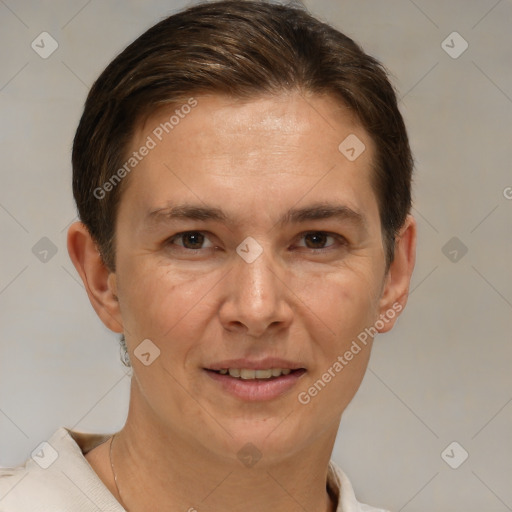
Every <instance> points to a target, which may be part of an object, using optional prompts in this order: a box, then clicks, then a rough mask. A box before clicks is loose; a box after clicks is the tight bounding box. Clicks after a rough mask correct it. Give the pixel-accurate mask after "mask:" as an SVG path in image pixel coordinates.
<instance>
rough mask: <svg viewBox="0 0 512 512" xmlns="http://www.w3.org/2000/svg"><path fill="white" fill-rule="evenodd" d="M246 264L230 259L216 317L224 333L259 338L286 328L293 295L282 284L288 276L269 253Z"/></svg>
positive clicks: (236, 258) (287, 279)
mask: <svg viewBox="0 0 512 512" xmlns="http://www.w3.org/2000/svg"><path fill="white" fill-rule="evenodd" d="M249 261H250V260H249ZM249 261H246V260H245V259H244V258H242V257H241V256H239V255H238V254H235V255H234V258H233V263H232V268H231V271H230V272H229V273H228V275H227V277H226V279H227V282H226V287H225V290H226V292H225V297H224V301H223V303H222V305H221V307H220V310H219V316H220V320H221V323H222V325H223V326H224V328H225V329H227V330H228V331H231V332H239V333H240V334H244V335H246V336H252V337H261V336H263V335H265V334H270V333H275V332H276V331H278V330H281V329H284V328H286V327H288V326H289V325H290V323H291V321H292V316H293V309H292V307H291V306H292V305H291V304H290V297H293V294H292V292H291V290H290V283H289V282H288V283H287V282H286V281H289V275H288V276H287V275H286V274H287V273H286V270H283V268H282V266H281V265H278V264H277V262H276V259H275V258H274V257H273V256H272V254H271V251H270V249H264V250H263V252H262V253H261V254H260V255H259V256H258V257H257V258H256V259H255V260H254V261H252V262H249Z"/></svg>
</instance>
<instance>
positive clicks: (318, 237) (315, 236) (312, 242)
mask: <svg viewBox="0 0 512 512" xmlns="http://www.w3.org/2000/svg"><path fill="white" fill-rule="evenodd" d="M328 238H332V237H329V235H327V234H326V233H322V232H317V233H308V234H307V235H305V236H304V239H305V240H306V246H307V247H308V248H309V249H323V248H324V246H325V244H326V242H327V239H328Z"/></svg>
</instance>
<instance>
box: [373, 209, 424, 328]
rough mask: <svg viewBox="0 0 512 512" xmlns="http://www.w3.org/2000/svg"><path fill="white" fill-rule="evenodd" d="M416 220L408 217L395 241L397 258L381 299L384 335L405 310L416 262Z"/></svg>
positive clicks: (390, 269)
mask: <svg viewBox="0 0 512 512" xmlns="http://www.w3.org/2000/svg"><path fill="white" fill-rule="evenodd" d="M416 229H417V227H416V219H415V218H414V217H413V216H412V215H408V216H407V218H406V221H405V223H404V225H403V227H402V229H401V230H400V232H399V234H398V236H397V237H396V241H395V257H394V259H393V262H392V263H391V265H390V267H389V270H388V273H387V275H386V278H385V285H384V288H383V292H382V295H381V298H380V308H379V309H380V311H379V314H380V317H381V318H383V316H384V317H385V321H384V322H383V323H384V327H383V328H382V329H378V330H379V332H381V333H384V332H387V331H390V330H391V329H392V328H393V325H394V324H395V321H396V319H397V318H398V316H399V314H400V313H401V312H402V311H403V309H404V308H405V305H406V304H407V299H408V296H409V285H410V283H411V277H412V272H413V270H414V264H415V262H416Z"/></svg>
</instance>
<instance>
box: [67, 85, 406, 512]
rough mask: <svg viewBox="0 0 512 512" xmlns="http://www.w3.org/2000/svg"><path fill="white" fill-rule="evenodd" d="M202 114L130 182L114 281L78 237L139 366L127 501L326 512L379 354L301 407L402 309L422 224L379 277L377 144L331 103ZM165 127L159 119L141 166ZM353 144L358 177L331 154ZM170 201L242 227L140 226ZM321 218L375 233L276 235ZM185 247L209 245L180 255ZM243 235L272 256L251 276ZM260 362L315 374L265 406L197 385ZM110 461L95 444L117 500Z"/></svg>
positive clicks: (345, 229) (122, 452) (77, 246)
mask: <svg viewBox="0 0 512 512" xmlns="http://www.w3.org/2000/svg"><path fill="white" fill-rule="evenodd" d="M196 99H197V101H198V106H197V107H196V108H195V109H193V110H192V112H191V113H190V114H188V115H187V116H186V117H185V119H183V120H181V121H180V123H179V125H177V126H176V127H175V128H174V129H173V131H172V132H171V133H170V134H168V135H166V136H165V137H164V138H163V140H162V141H161V142H159V143H158V144H157V146H156V147H155V148H154V149H152V150H151V151H150V152H149V154H148V155H147V156H146V157H145V158H144V159H143V160H142V161H141V162H140V163H139V164H138V165H137V167H136V169H134V170H133V171H132V173H131V174H130V175H129V177H128V178H126V179H127V180H128V181H127V183H126V185H127V186H126V189H125V190H124V192H123V196H122V200H121V203H120V208H119V216H118V219H117V223H116V236H117V239H116V271H115V273H113V272H109V271H108V269H106V268H105V266H104V265H103V264H102V262H101V258H100V256H99V253H98V251H97V249H96V246H95V243H94V241H93V240H92V239H91V238H90V236H89V234H88V232H87V230H86V229H85V227H84V226H83V225H82V224H81V223H80V222H77V223H75V224H73V225H72V226H71V227H70V228H69V232H68V251H69V254H70V257H71V259H72V261H73V263H74V265H75V267H76V269H77V271H78V272H79V274H80V276H81V277H82V280H83V282H84V284H85V287H86V290H87V293H88V295H89V298H90V301H91V303H92V305H93V307H94V309H95V310H96V312H97V314H98V316H99V317H100V319H101V320H102V321H103V323H104V324H105V325H106V326H107V327H108V328H109V329H111V330H113V331H115V332H119V333H121V332H124V333H125V336H126V342H127V346H128V350H129V353H130V357H131V361H132V365H133V377H132V381H131V396H130V407H129V413H128V418H127V421H126V424H125V426H124V427H123V429H122V430H121V431H120V432H119V434H117V435H116V438H115V442H114V445H113V458H114V464H115V468H116V474H117V478H118V484H119V488H120V491H121V496H122V500H123V501H124V503H125V505H126V507H127V508H128V509H129V510H130V511H131V512H134V511H137V512H138V511H149V510H164V509H165V510H189V509H190V508H192V507H195V508H196V509H197V510H200V511H211V512H220V511H221V510H235V511H238V510H240V511H241V510H244V511H245V512H256V511H258V512H259V511H261V510H271V509H273V510H280V511H285V512H292V511H293V512H295V511H299V510H300V511H303V510H310V511H312V510H316V511H320V510H323V511H326V512H328V511H333V510H335V506H336V504H335V503H333V502H332V500H330V498H329V496H328V494H327V492H326V486H325V483H326V474H327V466H328V462H329V459H330V456H331V453H332V449H333V446H334V442H335V439H336V435H337V432H338V426H339V423H340V420H341V415H342V413H343V411H344V409H345V408H346V406H347V405H348V403H349V402H350V401H351V399H352V398H353V396H354V395H355V393H356V391H357V389H358V388H359V385H360V383H361V380H362V378H363V376H364V373H365V370H366V367H367V363H368V358H369V356H370V350H371V338H370V340H369V342H368V344H367V346H366V347H363V348H362V350H361V351H360V352H359V353H358V354H357V355H355V356H354V357H353V359H352V360H351V361H349V362H348V364H347V365H346V366H345V367H344V368H343V370H342V371H341V372H339V373H337V374H336V376H335V377H334V378H332V379H331V381H330V382H329V383H328V384H327V385H326V386H325V387H324V388H323V389H322V391H321V392H319V393H318V394H317V395H316V396H315V397H314V398H312V399H311V401H310V402H309V403H308V404H307V405H303V404H301V403H300V402H299V401H298V399H297V396H298V393H299V392H301V391H307V390H308V388H309V387H310V386H312V385H313V383H314V382H315V381H317V380H318V379H319V378H321V376H322V374H324V373H325V372H326V371H327V370H328V368H330V367H332V366H333V363H334V362H335V361H336V360H337V357H338V356H340V355H343V354H344V353H345V352H346V351H347V350H348V349H349V348H350V346H351V344H352V342H353V341H354V340H355V339H357V336H358V334H360V333H361V332H363V331H364V329H365V328H367V327H370V326H372V325H374V324H375V322H376V321H377V320H378V319H379V318H380V317H381V315H384V314H386V312H387V311H389V310H390V309H393V305H395V309H396V308H397V307H400V306H401V308H403V307H405V304H406V301H407V295H408V290H409V284H410V279H411V274H412V271H413V267H414V261H415V246H416V222H415V220H414V218H413V217H412V216H408V217H407V220H406V222H405V224H404V226H403V227H402V229H401V231H400V235H399V237H398V238H397V242H396V249H395V259H394V261H393V263H392V264H391V267H390V268H389V271H388V272H387V273H385V252H384V246H383V239H382V234H381V223H380V218H379V212H378V206H377V198H376V196H375V194H374V192H373V191H372V188H371V181H370V180H371V174H370V164H371V162H372V158H373V155H374V146H373V142H372V141H371V139H370V138H369V136H368V134H367V133H366V132H365V130H364V129H363V128H362V126H361V125H360V124H359V123H358V122H357V120H356V119H355V118H354V117H353V116H352V115H351V113H350V112H349V111H348V110H347V109H346V108H344V106H343V105H340V104H339V102H336V101H335V100H334V99H333V98H332V97H329V96H318V95H310V96H304V95H301V94H299V93H287V94H284V93H283V94H282V95H279V96H273V97H270V96H264V97H261V98H254V99H251V100H246V101H241V100H234V99H232V98H227V97H225V96H220V95H210V96H198V97H197V98H196ZM171 113H172V110H171ZM169 115H170V114H169V112H163V111H161V112H159V113H158V114H155V115H154V116H152V117H151V118H150V119H148V121H147V122H146V124H145V125H144V126H141V127H140V128H139V130H138V132H137V133H136V135H135V137H134V140H133V144H132V148H131V149H130V151H133V150H137V149H138V148H140V146H141V145H142V144H144V141H145V140H146V138H147V136H148V135H150V134H151V132H152V130H154V128H155V127H156V126H158V124H159V123H160V122H163V121H165V120H168V119H169ZM349 134H355V135H356V136H357V137H358V138H359V139H360V140H361V141H363V142H364V144H365V146H366V150H365V151H364V152H363V153H362V154H361V155H360V156H359V157H358V158H357V159H356V160H355V161H353V162H351V161H349V160H348V159H347V158H346V157H345V156H344V155H343V154H342V153H341V152H340V151H339V150H338V146H339V144H340V143H341V141H343V140H344V139H345V138H346V137H347V136H348V135H349ZM168 202H170V203H171V204H176V203H178V202H179V203H181V202H187V203H194V204H198V205H200V206H206V205H208V206H213V207H217V208H220V209H222V210H223V211H224V212H225V213H226V214H227V215H229V216H230V217H232V219H233V223H229V224H224V223H221V222H218V221H213V220H206V221H201V220H173V221H172V222H171V221H170V222H168V223H163V224H161V225H158V226H157V227H155V226H153V227H152V228H150V227H148V226H147V225H145V224H144V218H145V216H146V214H147V212H148V211H151V210H154V209H156V208H160V207H164V206H165V205H166V204H167V203H168ZM318 202H328V203H336V204H342V205H345V206H347V207H349V208H351V209H353V210H355V211H357V212H359V213H360V214H361V215H362V216H363V217H364V222H365V227H364V228H363V227H362V226H361V225H358V224H356V223H354V222H351V221H350V220H348V219H336V218H328V219H321V220H309V221H306V222H302V223H299V224H284V225H280V224H278V223H277V221H278V219H279V218H280V217H281V215H283V214H284V213H285V212H286V211H287V210H288V209H290V208H294V207H306V206H310V205H313V204H315V203H318ZM190 231H194V232H197V231H199V232H200V233H199V234H198V233H196V238H194V237H192V239H190V237H189V238H187V237H181V238H180V237H177V238H172V237H173V236H174V235H176V234H178V233H183V232H190ZM310 232H317V234H318V232H322V233H327V234H328V236H327V237H324V238H322V236H321V233H320V238H315V237H314V236H313V238H311V233H310ZM201 234H203V235H204V238H201ZM331 234H335V235H339V236H340V237H344V240H345V242H343V239H342V238H340V239H339V240H338V239H337V238H335V237H331V236H330V235H331ZM313 235H314V233H313ZM248 236H251V237H253V238H254V239H255V240H256V241H257V242H258V243H259V245H260V246H261V248H262V249H263V252H262V254H261V255H260V256H259V257H258V258H257V259H256V260H255V261H254V262H252V263H247V262H246V261H244V259H242V258H241V257H240V256H239V255H238V254H237V252H236V248H237V246H238V245H239V244H240V243H241V242H242V241H243V240H244V239H245V238H246V237H248ZM198 237H199V241H198ZM196 247H197V248H199V250H196V251H195V252H194V251H192V250H191V248H196ZM397 305H398V306H397ZM397 317H398V314H397V315H394V318H392V319H389V320H388V321H387V322H386V323H385V325H384V326H383V327H382V328H379V329H378V330H379V332H386V331H388V330H390V329H391V328H392V327H393V325H394V322H395V321H396V318H397ZM144 339H150V340H151V341H152V342H153V343H154V344H155V345H156V346H158V348H159V349H160V356H159V357H158V358H156V359H155V360H154V361H153V362H152V363H151V364H150V365H148V366H145V365H143V364H142V363H141V362H140V361H139V360H138V358H137V357H135V356H134V355H133V351H134V350H135V349H136V348H137V346H138V345H139V344H140V343H141V341H142V340H144ZM266 356H275V357H282V358H285V359H292V360H296V361H300V362H301V366H303V367H304V368H306V370H307V371H306V373H305V374H304V375H303V376H302V377H301V378H300V379H299V381H298V382H297V385H296V386H295V387H294V388H293V389H292V390H291V391H290V392H288V393H286V394H284V395H282V396H280V397H278V398H276V399H273V400H270V401H264V402H263V401H260V402H245V401H243V400H241V399H239V398H235V397H233V396H231V395H228V394H227V393H225V392H224V391H222V389H221V388H220V386H219V385H218V384H217V383H216V382H213V381H212V380H211V379H210V378H209V377H208V375H207V374H206V372H205V370H204V368H205V367H208V366H209V365H211V364H212V363H214V362H215V361H220V360H222V359H228V358H239V357H248V358H253V359H261V358H263V357H266ZM249 442H250V443H252V444H253V445H254V446H255V447H257V449H258V450H259V452H260V453H261V455H262V457H261V459H260V460H259V461H258V462H257V463H256V464H255V465H254V466H253V467H252V468H248V467H246V466H244V465H243V464H242V463H241V462H240V460H239V459H238V457H237V453H238V451H239V450H240V449H241V448H242V447H244V446H245V445H246V444H247V443H249ZM109 447H110V443H109V442H107V443H105V444H103V445H100V446H99V447H97V448H95V449H94V450H92V451H91V452H89V453H88V454H87V455H86V459H87V460H88V461H89V463H90V464H91V466H92V467H93V469H94V470H95V471H96V472H97V473H98V475H99V476H100V478H101V479H102V480H103V482H104V483H105V485H106V486H107V487H108V488H109V490H110V491H111V492H112V494H114V496H115V497H116V498H117V499H119V495H118V493H117V491H116V488H115V485H114V479H113V476H112V471H111V468H110V462H109V458H108V450H109Z"/></svg>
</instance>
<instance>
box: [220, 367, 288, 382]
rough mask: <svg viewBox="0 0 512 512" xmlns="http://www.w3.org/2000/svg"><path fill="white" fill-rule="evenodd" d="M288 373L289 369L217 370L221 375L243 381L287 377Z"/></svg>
mask: <svg viewBox="0 0 512 512" xmlns="http://www.w3.org/2000/svg"><path fill="white" fill-rule="evenodd" d="M290 372H291V370H290V368H268V369H266V370H252V369H248V368H222V369H221V370H219V373H220V374H221V375H227V374H229V375H230V376H231V377H235V378H240V379H243V380H252V379H270V378H272V377H280V376H281V375H288V374H289V373H290Z"/></svg>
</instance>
